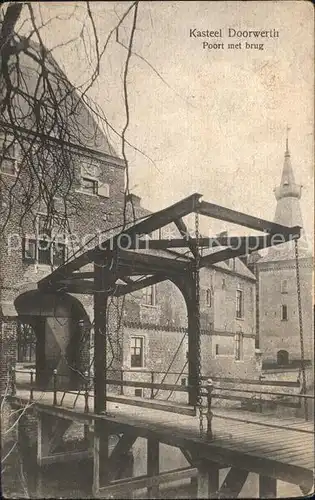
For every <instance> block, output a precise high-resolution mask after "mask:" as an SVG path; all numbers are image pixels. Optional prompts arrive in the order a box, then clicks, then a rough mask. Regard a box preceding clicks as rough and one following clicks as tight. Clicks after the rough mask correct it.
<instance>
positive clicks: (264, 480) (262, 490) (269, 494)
mask: <svg viewBox="0 0 315 500" xmlns="http://www.w3.org/2000/svg"><path fill="white" fill-rule="evenodd" d="M259 498H277V480H276V478H274V477H268V476H263V475H262V474H259Z"/></svg>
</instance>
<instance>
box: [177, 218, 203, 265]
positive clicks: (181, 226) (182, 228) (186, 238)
mask: <svg viewBox="0 0 315 500" xmlns="http://www.w3.org/2000/svg"><path fill="white" fill-rule="evenodd" d="M174 222H175V225H176V227H177V229H178V230H179V232H180V234H181V235H182V237H183V242H186V246H187V245H188V247H189V250H190V251H191V253H192V254H193V256H194V257H195V259H196V258H197V257H198V255H199V249H198V247H197V242H196V239H195V240H194V241H193V240H192V238H191V236H190V234H189V231H188V228H187V226H186V224H185V222H184V221H183V219H177V220H175V221H174ZM198 243H199V242H198Z"/></svg>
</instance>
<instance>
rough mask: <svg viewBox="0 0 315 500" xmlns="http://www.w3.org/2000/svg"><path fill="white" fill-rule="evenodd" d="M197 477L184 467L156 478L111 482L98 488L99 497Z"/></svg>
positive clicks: (195, 471) (194, 470)
mask: <svg viewBox="0 0 315 500" xmlns="http://www.w3.org/2000/svg"><path fill="white" fill-rule="evenodd" d="M196 475H197V469H195V468H192V467H184V468H182V469H176V470H171V471H167V472H162V473H161V474H159V475H158V476H152V477H149V476H139V477H133V478H131V479H130V478H128V479H121V480H119V481H113V482H112V483H111V484H110V485H109V486H105V487H103V488H100V490H99V494H100V496H105V495H106V496H109V495H121V494H122V493H123V492H128V493H129V492H130V493H131V492H132V491H134V490H140V489H142V488H151V487H153V486H157V485H159V484H163V483H167V482H172V481H181V480H183V479H189V478H191V477H194V476H196Z"/></svg>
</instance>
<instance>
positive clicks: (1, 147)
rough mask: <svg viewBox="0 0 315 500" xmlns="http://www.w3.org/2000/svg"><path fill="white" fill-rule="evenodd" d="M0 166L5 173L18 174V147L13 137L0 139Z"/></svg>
mask: <svg viewBox="0 0 315 500" xmlns="http://www.w3.org/2000/svg"><path fill="white" fill-rule="evenodd" d="M0 168H1V172H2V173H3V174H9V175H14V176H16V174H17V147H16V144H14V139H13V138H11V139H7V140H5V139H3V138H2V139H0Z"/></svg>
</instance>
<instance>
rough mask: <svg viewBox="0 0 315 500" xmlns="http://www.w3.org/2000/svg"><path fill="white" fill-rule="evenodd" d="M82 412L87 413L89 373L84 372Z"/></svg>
mask: <svg viewBox="0 0 315 500" xmlns="http://www.w3.org/2000/svg"><path fill="white" fill-rule="evenodd" d="M84 377H85V380H84V412H85V413H89V372H87V371H85V372H84Z"/></svg>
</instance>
